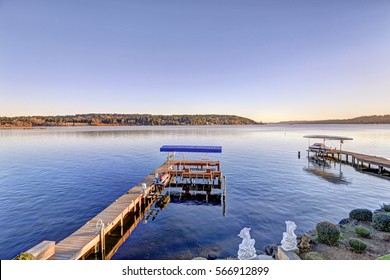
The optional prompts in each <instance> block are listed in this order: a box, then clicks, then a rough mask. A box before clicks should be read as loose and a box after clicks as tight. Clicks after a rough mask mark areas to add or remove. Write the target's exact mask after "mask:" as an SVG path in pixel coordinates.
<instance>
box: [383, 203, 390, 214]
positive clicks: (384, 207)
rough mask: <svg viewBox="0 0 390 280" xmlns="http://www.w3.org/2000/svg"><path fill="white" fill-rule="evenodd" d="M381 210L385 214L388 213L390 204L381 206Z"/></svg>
mask: <svg viewBox="0 0 390 280" xmlns="http://www.w3.org/2000/svg"><path fill="white" fill-rule="evenodd" d="M381 209H382V210H383V211H385V212H390V204H384V203H383V204H382V205H381Z"/></svg>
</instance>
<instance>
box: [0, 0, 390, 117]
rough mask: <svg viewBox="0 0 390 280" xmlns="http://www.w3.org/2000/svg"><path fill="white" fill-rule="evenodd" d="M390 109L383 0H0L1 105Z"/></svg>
mask: <svg viewBox="0 0 390 280" xmlns="http://www.w3.org/2000/svg"><path fill="white" fill-rule="evenodd" d="M89 112H97V113H151V114H182V113H188V114H196V113H200V114H207V113H220V114H237V115H241V116H246V117H250V118H252V119H255V120H257V121H280V120H299V119H326V118H349V117H353V116H360V115H370V114H388V113H390V1H388V0H371V1H367V0H364V1H362V0H350V1H346V0H337V1H333V0H327V1H320V0H310V1H299V0H297V1H291V0H285V1H278V0H268V1H262V0H253V1H250V0H235V1H232V0H192V1H189V0H176V1H174V0H164V1H162V0H154V1H153V0H150V1H142V0H139V1H131V0H116V1H109V0H106V1H103V0H66V1H55V0H47V1H44V0H34V1H30V0H25V1H22V0H20V1H19V0H0V116H16V115H59V114H75V113H89Z"/></svg>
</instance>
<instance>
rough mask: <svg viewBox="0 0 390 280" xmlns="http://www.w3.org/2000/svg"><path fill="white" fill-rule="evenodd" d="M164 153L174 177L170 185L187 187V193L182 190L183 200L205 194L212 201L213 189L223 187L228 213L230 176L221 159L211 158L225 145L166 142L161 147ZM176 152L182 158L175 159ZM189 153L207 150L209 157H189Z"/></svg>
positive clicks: (222, 201)
mask: <svg viewBox="0 0 390 280" xmlns="http://www.w3.org/2000/svg"><path fill="white" fill-rule="evenodd" d="M160 152H167V153H168V156H167V164H168V166H169V168H168V170H167V172H168V173H169V175H170V176H171V177H172V180H171V184H170V187H172V188H175V187H176V188H180V189H181V190H184V193H183V194H182V193H181V192H179V195H178V199H179V200H181V199H186V198H189V197H192V196H194V197H197V198H199V194H202V195H203V196H204V194H205V201H206V203H208V202H209V201H212V199H213V196H215V194H212V193H211V192H212V190H213V189H220V190H221V191H222V193H221V194H220V196H219V197H221V203H222V205H223V214H224V215H226V176H223V175H222V171H221V163H220V161H218V160H210V159H209V158H208V154H216V153H222V146H195V145H164V146H162V147H160ZM176 153H180V155H181V157H180V159H178V160H176V159H175V155H176ZM185 153H204V154H206V158H204V159H200V160H199V159H198V160H194V159H186V157H185ZM190 191H191V193H192V194H190ZM176 195H177V194H176ZM217 197H218V195H217Z"/></svg>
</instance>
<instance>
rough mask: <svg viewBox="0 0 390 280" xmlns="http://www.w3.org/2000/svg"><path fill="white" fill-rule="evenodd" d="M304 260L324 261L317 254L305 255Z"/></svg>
mask: <svg viewBox="0 0 390 280" xmlns="http://www.w3.org/2000/svg"><path fill="white" fill-rule="evenodd" d="M305 260H325V258H324V257H323V256H322V255H321V254H320V253H317V252H310V253H307V254H306V255H305Z"/></svg>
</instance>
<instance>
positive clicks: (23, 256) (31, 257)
mask: <svg viewBox="0 0 390 280" xmlns="http://www.w3.org/2000/svg"><path fill="white" fill-rule="evenodd" d="M13 259H14V260H35V257H34V255H31V254H30V253H26V252H24V253H20V254H19V255H17V256H16V257H15V258H13Z"/></svg>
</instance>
